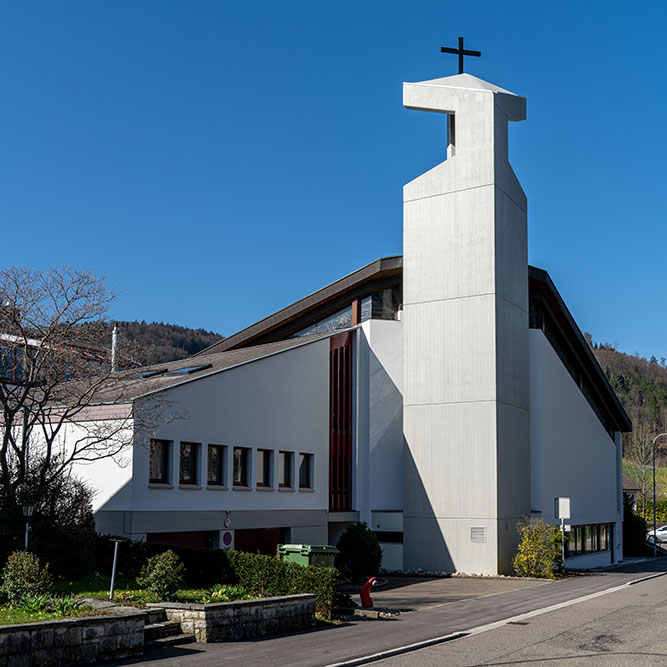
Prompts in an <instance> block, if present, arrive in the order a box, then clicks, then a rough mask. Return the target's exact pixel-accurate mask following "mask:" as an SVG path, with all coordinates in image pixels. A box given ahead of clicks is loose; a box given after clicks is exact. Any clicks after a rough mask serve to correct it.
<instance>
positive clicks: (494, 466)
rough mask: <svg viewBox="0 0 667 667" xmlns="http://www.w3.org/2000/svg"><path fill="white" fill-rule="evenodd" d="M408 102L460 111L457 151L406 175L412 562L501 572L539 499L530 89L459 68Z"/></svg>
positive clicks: (417, 89) (408, 555) (421, 86)
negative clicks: (528, 186)
mask: <svg viewBox="0 0 667 667" xmlns="http://www.w3.org/2000/svg"><path fill="white" fill-rule="evenodd" d="M404 104H405V106H406V107H408V108H415V109H422V110H427V111H437V112H441V113H447V114H450V118H451V116H453V123H452V122H451V121H450V127H451V128H452V129H453V132H451V131H450V146H449V149H448V154H449V158H448V159H447V160H446V161H445V162H443V163H441V164H439V165H437V166H436V167H434V168H433V169H431V170H430V171H428V172H427V173H425V174H423V175H422V176H420V177H419V178H417V179H415V180H414V181H412V182H411V183H408V184H407V185H406V186H405V188H404V218H405V219H404V315H403V320H404V363H405V381H404V429H405V439H406V461H405V567H406V568H416V567H422V568H427V569H438V570H449V571H452V570H458V571H467V572H480V573H487V574H494V573H497V572H505V571H507V570H508V569H509V567H510V560H511V557H512V555H513V553H514V550H515V544H516V542H515V540H516V538H515V535H516V531H515V529H514V527H515V523H516V521H517V520H518V519H519V518H520V517H521V516H522V515H524V514H527V513H528V512H529V511H530V483H529V473H530V462H529V454H530V450H529V420H528V339H527V336H528V313H527V311H528V268H527V239H526V197H525V195H524V193H523V191H522V190H521V187H520V185H519V183H518V181H517V179H516V177H515V175H514V173H513V172H512V169H511V167H510V166H509V162H508V154H507V121H508V120H521V119H523V118H525V100H524V99H523V98H520V97H517V96H515V95H513V94H511V93H507V92H506V91H502V90H501V89H498V88H495V87H493V86H491V85H490V84H487V83H485V82H483V81H480V80H479V79H476V78H475V77H471V76H469V75H458V76H455V77H448V78H446V79H438V80H435V81H430V82H423V83H416V84H404ZM452 134H453V135H454V136H453V137H452V136H451V135H452ZM452 139H453V141H452Z"/></svg>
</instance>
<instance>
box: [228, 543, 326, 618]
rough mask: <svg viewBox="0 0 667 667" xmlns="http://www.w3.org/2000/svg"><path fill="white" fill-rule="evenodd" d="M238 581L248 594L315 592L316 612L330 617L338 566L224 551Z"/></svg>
mask: <svg viewBox="0 0 667 667" xmlns="http://www.w3.org/2000/svg"><path fill="white" fill-rule="evenodd" d="M223 553H225V554H227V557H228V559H229V564H230V565H231V568H232V570H233V572H234V575H235V576H236V578H237V580H238V583H239V584H240V585H241V586H243V588H245V590H246V591H248V593H250V594H251V595H256V596H258V597H272V596H274V595H293V594H295V593H314V594H315V595H317V603H316V604H317V613H318V614H320V615H322V616H324V617H325V618H331V617H332V615H333V611H334V606H335V601H336V595H337V592H336V589H337V586H338V579H339V574H338V570H336V569H335V568H333V567H315V566H314V565H310V566H308V567H304V566H303V565H297V564H296V563H290V562H289V561H284V560H278V559H277V558H272V557H271V556H261V555H258V554H249V553H245V552H242V551H225V552H223Z"/></svg>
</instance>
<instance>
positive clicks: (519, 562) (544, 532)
mask: <svg viewBox="0 0 667 667" xmlns="http://www.w3.org/2000/svg"><path fill="white" fill-rule="evenodd" d="M516 527H517V531H518V533H519V538H520V539H519V548H518V551H517V553H516V556H515V557H514V561H513V565H514V572H515V573H516V575H517V576H519V577H542V578H546V579H553V578H554V573H555V572H556V570H557V569H558V568H559V567H560V565H561V562H562V553H561V544H562V542H561V534H560V530H559V529H558V528H557V527H556V526H552V525H550V524H548V523H547V522H546V521H544V520H543V519H537V520H534V521H533V520H531V519H529V518H527V517H524V519H523V521H519V523H517V526H516Z"/></svg>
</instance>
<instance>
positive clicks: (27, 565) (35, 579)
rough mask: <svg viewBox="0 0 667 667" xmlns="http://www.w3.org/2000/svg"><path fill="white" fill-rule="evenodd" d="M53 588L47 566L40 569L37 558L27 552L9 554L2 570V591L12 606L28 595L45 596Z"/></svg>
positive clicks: (0, 589)
mask: <svg viewBox="0 0 667 667" xmlns="http://www.w3.org/2000/svg"><path fill="white" fill-rule="evenodd" d="M52 587H53V580H52V579H51V575H50V574H49V566H48V564H47V565H45V566H44V567H40V565H39V558H37V556H35V554H32V553H30V552H29V551H15V552H14V553H13V554H10V556H9V558H8V559H7V563H6V564H5V567H4V568H3V570H2V586H0V591H2V592H3V593H4V594H5V595H6V596H7V599H8V600H9V603H10V604H12V605H16V604H19V603H20V602H21V600H22V599H23V598H24V597H26V596H28V595H41V594H47V593H49V592H50V591H51V588H52Z"/></svg>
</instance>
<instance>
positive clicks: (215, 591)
mask: <svg viewBox="0 0 667 667" xmlns="http://www.w3.org/2000/svg"><path fill="white" fill-rule="evenodd" d="M251 597H252V596H251V595H249V594H248V592H247V591H246V589H245V588H243V586H239V585H238V584H218V585H217V586H214V587H213V588H212V589H211V590H210V591H208V593H207V595H206V599H205V603H206V604H212V603H214V602H233V601H234V600H248V599H249V598H251Z"/></svg>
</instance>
